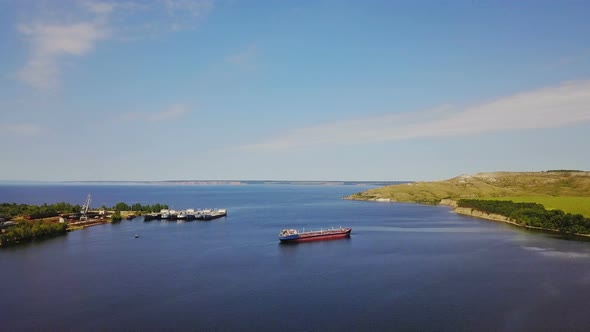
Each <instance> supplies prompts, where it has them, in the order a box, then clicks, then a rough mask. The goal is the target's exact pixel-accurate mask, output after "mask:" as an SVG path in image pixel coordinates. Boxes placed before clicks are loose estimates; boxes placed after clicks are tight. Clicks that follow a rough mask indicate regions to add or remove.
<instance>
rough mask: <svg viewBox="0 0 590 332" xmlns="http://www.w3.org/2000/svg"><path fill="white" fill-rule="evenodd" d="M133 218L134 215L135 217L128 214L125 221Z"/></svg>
mask: <svg viewBox="0 0 590 332" xmlns="http://www.w3.org/2000/svg"><path fill="white" fill-rule="evenodd" d="M135 217H136V215H135V214H130V215H128V216H127V217H126V218H125V219H127V220H132V219H135Z"/></svg>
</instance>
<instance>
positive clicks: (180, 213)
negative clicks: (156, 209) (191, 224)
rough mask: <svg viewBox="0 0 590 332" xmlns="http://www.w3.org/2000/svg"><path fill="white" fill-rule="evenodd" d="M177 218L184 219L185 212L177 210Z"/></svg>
mask: <svg viewBox="0 0 590 332" xmlns="http://www.w3.org/2000/svg"><path fill="white" fill-rule="evenodd" d="M178 219H186V212H184V211H179V212H178Z"/></svg>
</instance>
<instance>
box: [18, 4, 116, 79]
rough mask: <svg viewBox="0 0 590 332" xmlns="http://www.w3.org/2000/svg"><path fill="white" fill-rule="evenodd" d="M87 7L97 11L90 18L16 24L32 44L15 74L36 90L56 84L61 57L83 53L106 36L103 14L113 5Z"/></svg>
mask: <svg viewBox="0 0 590 332" xmlns="http://www.w3.org/2000/svg"><path fill="white" fill-rule="evenodd" d="M88 4H90V2H88ZM88 6H90V7H88V8H89V10H91V11H92V12H94V13H98V14H99V15H98V16H97V17H95V18H94V19H93V20H91V21H79V22H76V23H40V22H37V23H22V24H19V25H18V27H17V29H18V31H19V32H20V33H21V34H22V35H23V36H25V38H27V40H28V41H29V42H30V44H31V54H30V57H29V60H28V61H27V63H26V64H25V65H24V67H23V68H21V70H20V71H19V72H18V74H17V77H18V78H19V79H20V80H22V81H23V82H25V83H27V84H29V85H31V86H33V87H35V88H37V89H41V90H53V89H55V88H57V87H58V86H59V77H60V67H59V62H60V60H61V58H63V57H65V56H80V55H83V54H85V53H87V52H89V51H90V50H91V49H92V48H93V47H94V45H95V44H96V42H97V41H98V40H100V39H103V38H106V37H107V36H108V30H107V28H106V26H105V25H104V24H103V22H104V21H103V18H104V17H103V15H106V14H108V13H109V12H110V10H112V7H110V6H108V5H107V4H102V3H98V2H93V3H92V5H88Z"/></svg>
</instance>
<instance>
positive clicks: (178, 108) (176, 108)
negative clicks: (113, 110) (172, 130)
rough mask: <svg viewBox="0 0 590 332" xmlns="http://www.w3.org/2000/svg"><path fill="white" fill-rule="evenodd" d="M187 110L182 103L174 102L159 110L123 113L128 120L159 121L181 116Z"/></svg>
mask: <svg viewBox="0 0 590 332" xmlns="http://www.w3.org/2000/svg"><path fill="white" fill-rule="evenodd" d="M188 112H189V109H188V107H186V106H185V105H182V104H175V105H172V106H170V107H168V108H167V109H165V110H163V111H161V112H150V113H148V112H130V113H126V114H124V115H123V119H124V120H128V121H147V122H160V121H169V120H176V119H179V118H182V117H183V116H185V115H186V114H187V113H188Z"/></svg>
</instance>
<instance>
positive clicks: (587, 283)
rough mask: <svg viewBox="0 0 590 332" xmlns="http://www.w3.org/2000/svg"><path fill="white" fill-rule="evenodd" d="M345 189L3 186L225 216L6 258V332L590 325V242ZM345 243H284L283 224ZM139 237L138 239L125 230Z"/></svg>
mask: <svg viewBox="0 0 590 332" xmlns="http://www.w3.org/2000/svg"><path fill="white" fill-rule="evenodd" d="M364 189H366V187H355V186H303V185H245V186H157V185H143V186H142V185H127V186H121V185H117V186H115V185H101V186H89V185H24V186H9V185H4V186H0V201H16V202H19V203H35V204H40V203H43V202H48V203H52V202H58V201H68V202H71V203H78V204H82V203H83V202H84V199H85V197H86V194H87V193H92V195H93V198H94V200H93V206H100V205H102V204H106V205H113V204H114V203H116V202H118V201H125V202H127V203H134V202H139V203H157V202H161V203H168V204H169V205H171V207H173V208H177V209H181V208H190V207H193V208H207V207H212V208H213V207H226V208H228V209H229V215H228V216H227V218H222V219H217V220H214V221H209V222H198V221H195V222H166V221H151V222H142V221H141V218H138V219H135V220H133V221H123V222H121V223H120V224H114V225H110V224H109V225H101V226H95V227H90V228H87V229H85V230H81V231H75V232H71V233H69V234H68V235H67V236H64V237H60V238H56V239H51V240H46V241H43V242H38V243H33V244H28V245H23V246H18V247H13V248H7V249H3V250H0V273H1V274H0V275H1V279H0V281H1V285H0V303H2V306H1V308H0V330H7V331H12V330H54V331H55V330H76V331H80V330H85V331H106V330H108V331H128V330H183V331H184V330H197V331H207V330H215V331H335V330H339V331H392V330H400V331H402V330H403V331H411V330H414V331H433V330H436V331H521V330H535V331H539V330H545V331H551V330H579V331H583V330H586V329H587V327H588V326H590V315H588V314H587V313H588V310H589V309H590V301H588V298H589V295H590V243H589V242H577V241H567V240H563V239H560V238H556V237H554V236H550V235H547V234H542V233H532V232H528V231H525V230H522V229H519V228H515V227H513V226H510V225H504V224H501V223H495V222H490V221H485V220H478V219H474V218H469V217H463V216H458V215H456V214H453V213H451V212H450V211H449V209H448V208H446V207H432V206H420V205H413V204H390V203H375V202H355V201H345V200H342V199H341V197H342V196H345V195H348V194H351V193H354V192H357V191H360V190H364ZM332 226H334V227H338V226H349V227H352V228H353V233H352V236H351V238H350V239H343V240H333V241H325V242H314V243H304V244H297V245H280V244H279V242H278V240H277V235H278V232H279V231H280V230H281V229H282V228H285V227H293V228H299V229H302V228H303V227H305V228H306V229H319V228H321V227H324V228H325V227H332ZM135 234H138V235H140V238H137V239H136V238H134V235H135Z"/></svg>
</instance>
